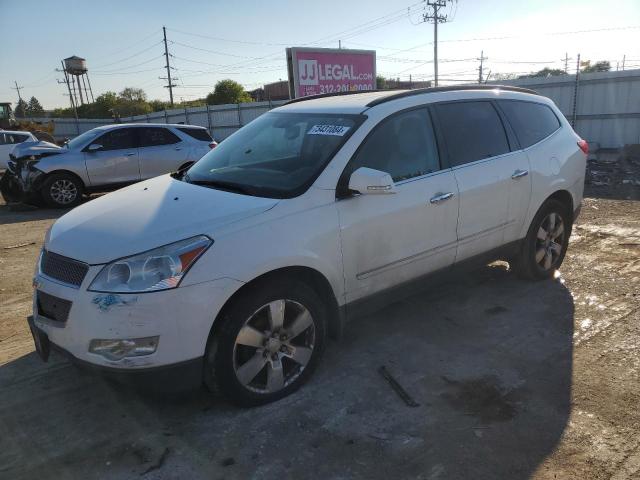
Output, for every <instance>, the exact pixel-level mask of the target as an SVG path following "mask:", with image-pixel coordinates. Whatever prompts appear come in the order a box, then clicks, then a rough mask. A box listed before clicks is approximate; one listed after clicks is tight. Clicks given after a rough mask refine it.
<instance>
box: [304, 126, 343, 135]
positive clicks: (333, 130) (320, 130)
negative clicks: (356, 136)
mask: <svg viewBox="0 0 640 480" xmlns="http://www.w3.org/2000/svg"><path fill="white" fill-rule="evenodd" d="M349 128H351V127H345V126H343V125H314V126H313V127H311V129H310V130H309V131H308V132H307V135H335V136H337V137H342V136H343V135H344V134H345V133H347V132H348V131H349Z"/></svg>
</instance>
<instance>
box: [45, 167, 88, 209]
mask: <svg viewBox="0 0 640 480" xmlns="http://www.w3.org/2000/svg"><path fill="white" fill-rule="evenodd" d="M82 187H83V186H82V182H80V181H79V180H78V179H77V178H76V177H74V176H73V175H70V174H68V173H54V174H53V175H51V176H50V177H49V178H47V179H46V180H45V181H44V183H43V184H42V189H41V193H42V198H43V199H44V201H45V203H46V204H47V205H48V206H49V207H53V208H71V207H75V206H76V205H78V204H79V203H80V201H81V200H82Z"/></svg>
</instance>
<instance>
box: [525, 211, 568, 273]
mask: <svg viewBox="0 0 640 480" xmlns="http://www.w3.org/2000/svg"><path fill="white" fill-rule="evenodd" d="M571 227H572V219H571V216H570V213H569V209H568V208H567V207H566V206H565V205H564V204H562V203H560V202H558V201H557V200H547V202H545V204H544V205H543V206H542V207H541V208H540V210H539V211H538V213H537V214H536V216H535V217H534V219H533V221H532V222H531V226H530V227H529V231H528V232H527V237H526V238H525V239H524V240H523V242H522V246H521V250H520V255H519V257H518V259H517V260H516V265H515V267H516V271H517V272H518V274H520V275H521V276H522V277H524V278H528V279H532V280H542V279H545V278H550V277H552V276H553V274H554V272H555V270H556V269H558V268H560V265H561V264H562V261H563V260H564V256H565V254H566V252H567V246H568V245H569V236H570V235H571Z"/></svg>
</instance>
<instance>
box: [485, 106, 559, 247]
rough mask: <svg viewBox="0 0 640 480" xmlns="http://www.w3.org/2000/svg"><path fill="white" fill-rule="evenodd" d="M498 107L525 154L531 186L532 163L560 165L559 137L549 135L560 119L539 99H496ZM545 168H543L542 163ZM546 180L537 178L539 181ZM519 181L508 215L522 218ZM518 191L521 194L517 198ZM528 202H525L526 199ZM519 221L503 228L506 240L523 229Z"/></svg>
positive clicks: (556, 127)
mask: <svg viewBox="0 0 640 480" xmlns="http://www.w3.org/2000/svg"><path fill="white" fill-rule="evenodd" d="M497 104H498V106H499V108H500V109H501V111H502V112H503V113H504V114H505V117H506V119H507V120H508V122H509V124H510V125H511V127H512V128H513V130H514V133H515V135H516V137H517V139H518V143H519V144H520V147H521V148H522V149H523V151H524V153H525V154H526V155H527V158H528V160H529V164H530V165H531V167H532V168H531V175H529V176H530V177H531V179H530V182H531V184H532V185H531V187H532V191H533V185H534V184H535V180H536V176H535V172H536V168H535V165H536V164H538V165H544V166H547V165H548V166H549V168H550V170H551V171H554V169H555V168H558V169H559V165H560V163H559V161H558V157H562V147H561V146H562V145H564V144H565V143H564V142H562V141H560V139H559V137H555V139H551V138H549V137H550V136H551V135H552V134H553V133H554V132H556V131H557V130H558V129H559V128H560V120H558V117H556V114H555V113H554V112H553V110H551V108H549V106H547V105H544V104H542V103H535V102H528V101H521V100H499V101H498V102H497ZM543 169H544V170H546V168H544V167H543ZM541 181H545V180H540V179H538V182H541ZM520 183H522V182H514V183H513V184H512V189H513V191H512V192H511V194H510V196H511V197H513V198H514V201H513V202H511V204H510V208H511V211H510V215H511V216H512V217H514V218H521V219H522V220H524V218H525V216H526V214H527V210H526V209H525V208H526V207H525V199H524V191H523V189H521V188H518V187H521V186H522V185H521V184H520ZM518 194H519V195H521V196H522V197H521V198H520V200H521V201H520V202H517V201H516V200H517V198H518ZM526 205H527V206H528V202H527V203H526ZM521 227H522V222H520V223H519V224H518V223H515V224H514V225H513V226H512V227H510V228H509V229H507V230H506V231H505V241H510V240H516V239H517V238H518V237H519V236H520V232H521V231H522V228H521Z"/></svg>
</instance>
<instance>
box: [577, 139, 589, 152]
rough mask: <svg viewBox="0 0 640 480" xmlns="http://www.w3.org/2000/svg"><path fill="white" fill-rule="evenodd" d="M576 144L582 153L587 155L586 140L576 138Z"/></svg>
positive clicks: (587, 145)
mask: <svg viewBox="0 0 640 480" xmlns="http://www.w3.org/2000/svg"><path fill="white" fill-rule="evenodd" d="M578 146H579V147H580V150H582V153H584V154H585V155H589V143H588V142H587V141H586V140H578Z"/></svg>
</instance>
